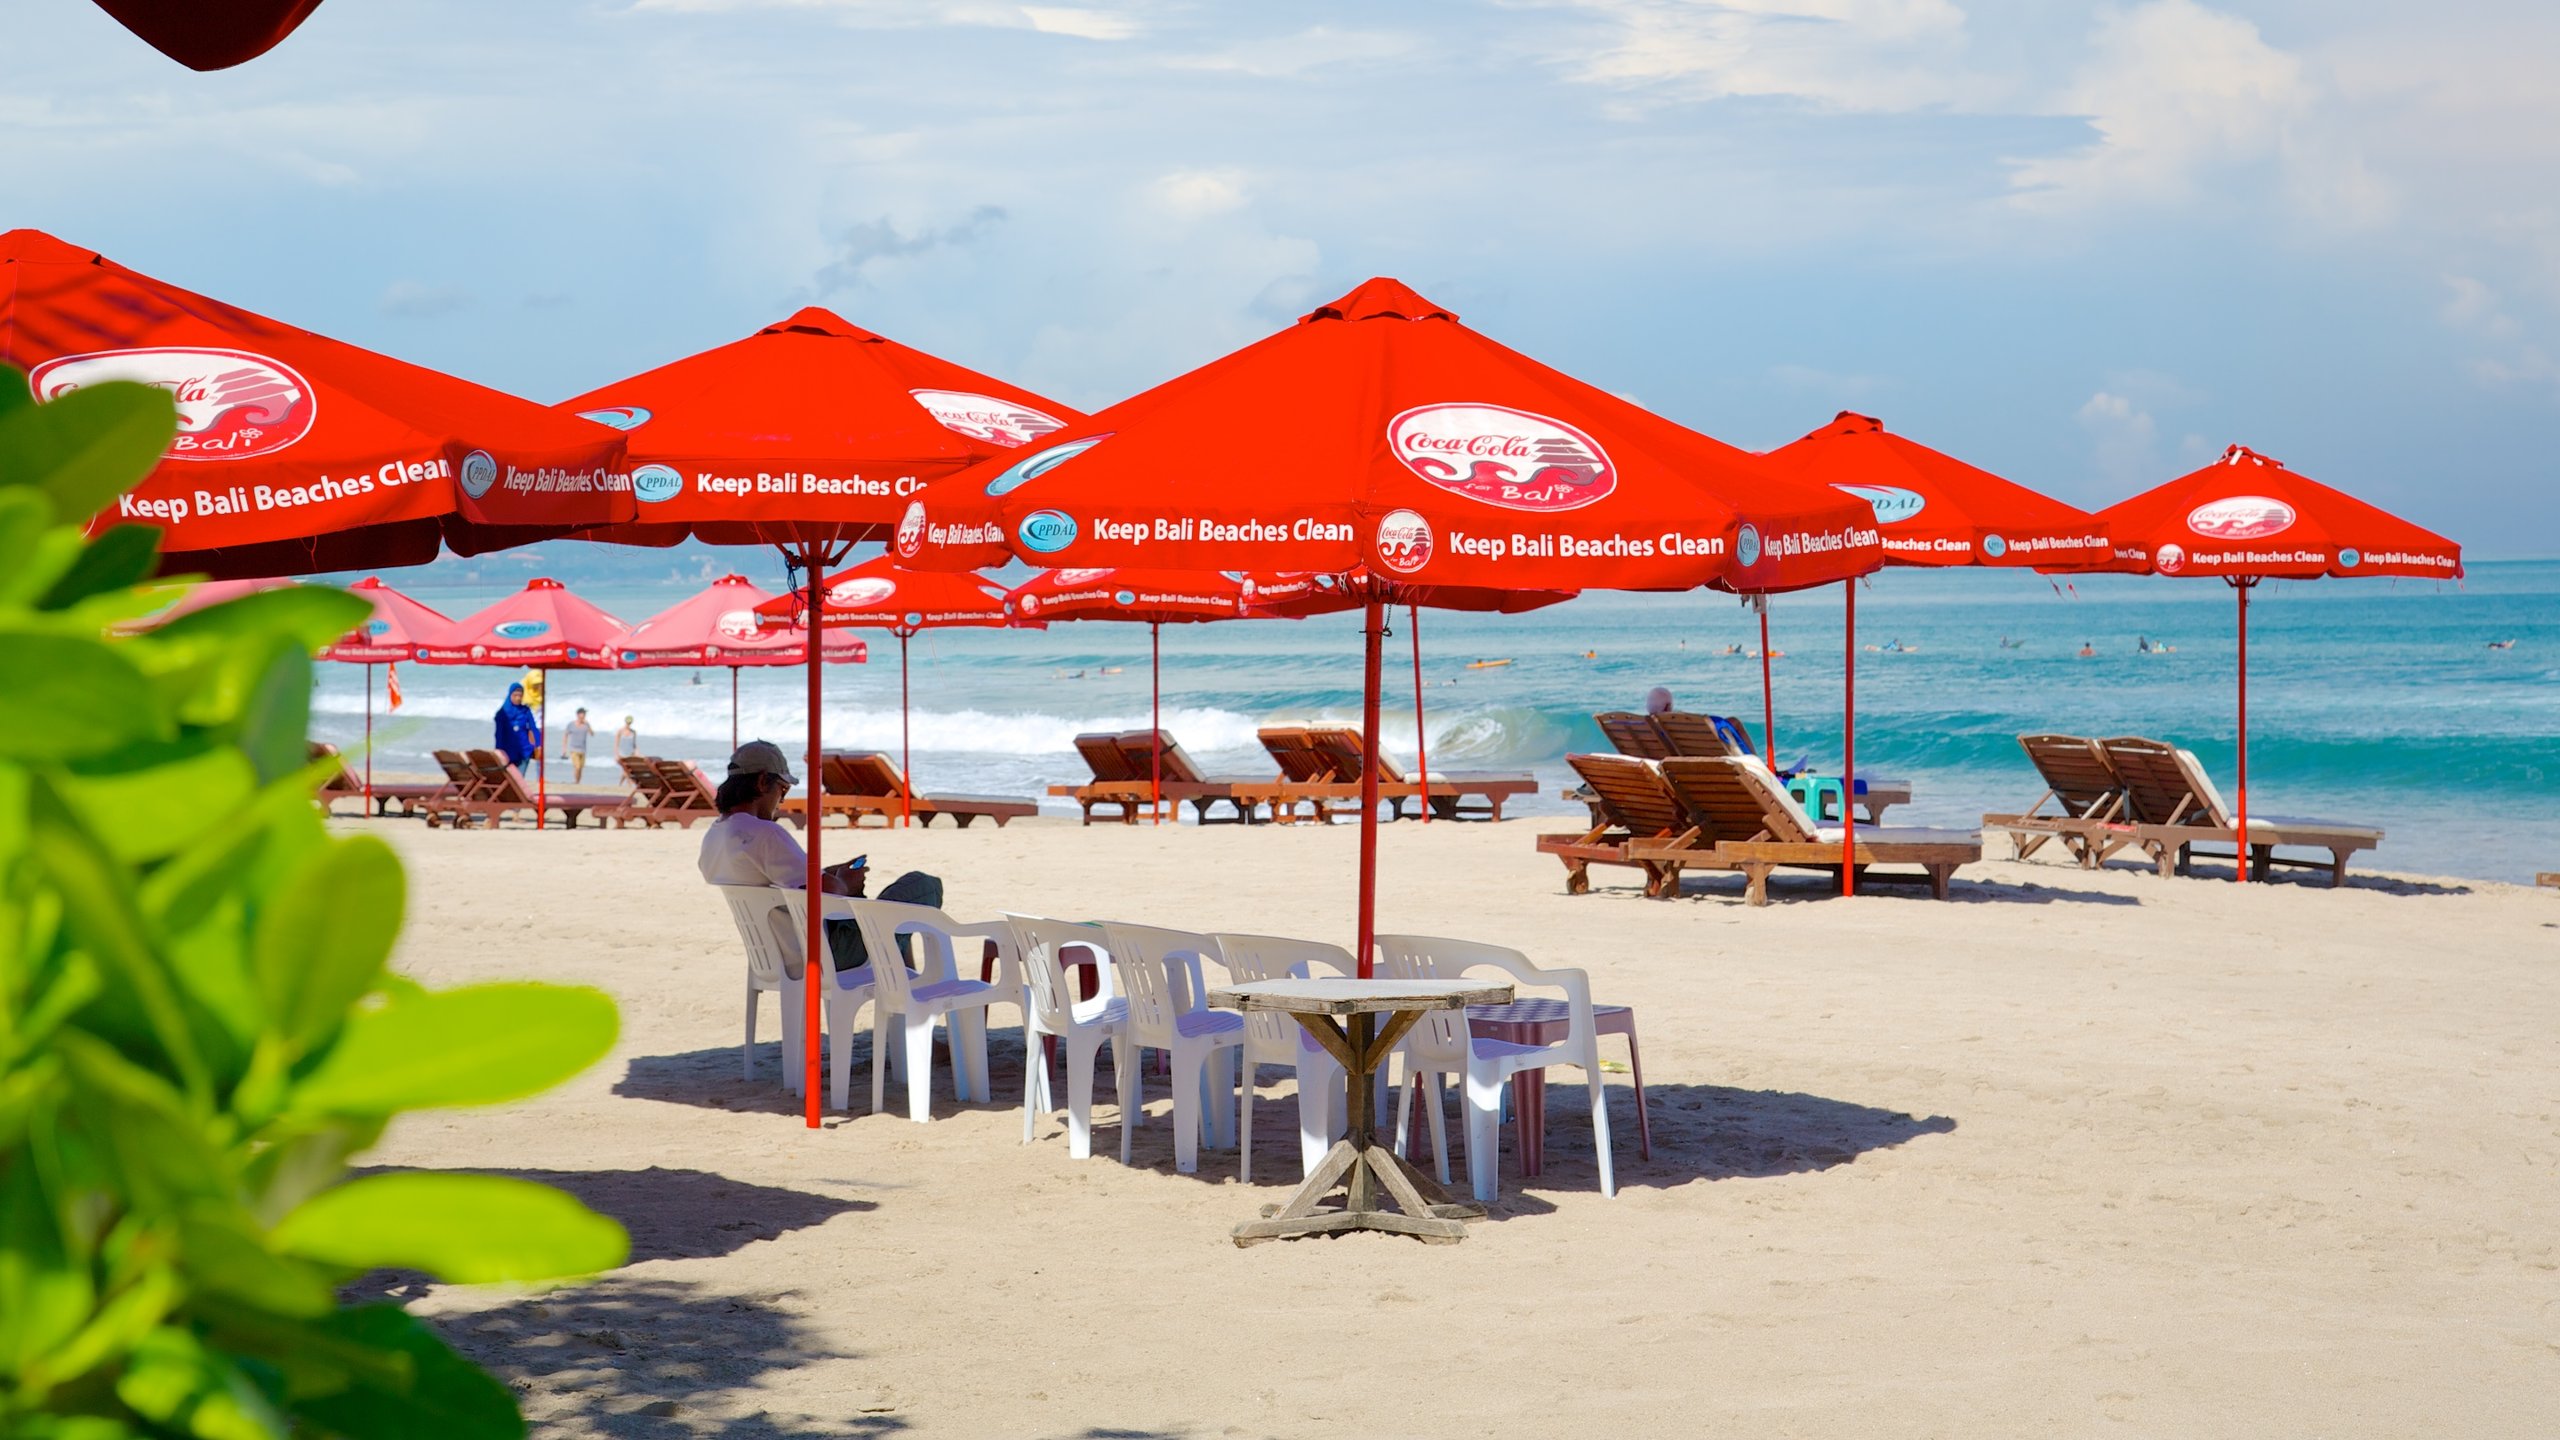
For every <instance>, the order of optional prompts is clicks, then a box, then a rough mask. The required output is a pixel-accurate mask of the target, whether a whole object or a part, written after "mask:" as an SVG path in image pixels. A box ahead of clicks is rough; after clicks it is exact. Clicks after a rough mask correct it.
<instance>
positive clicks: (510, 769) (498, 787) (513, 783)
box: [463, 750, 533, 805]
mask: <svg viewBox="0 0 2560 1440" xmlns="http://www.w3.org/2000/svg"><path fill="white" fill-rule="evenodd" d="M463 753H464V756H465V758H467V759H469V760H470V761H471V769H472V772H473V773H474V774H476V775H477V776H479V778H480V796H479V798H481V799H483V800H493V801H497V802H499V803H501V804H506V805H531V804H532V803H533V792H532V791H530V790H527V789H526V788H525V785H524V776H523V775H521V774H519V773H518V772H517V770H516V767H515V766H513V765H511V764H509V763H508V762H507V757H505V756H504V755H501V754H499V753H498V752H497V751H495V750H469V751H465V752H463Z"/></svg>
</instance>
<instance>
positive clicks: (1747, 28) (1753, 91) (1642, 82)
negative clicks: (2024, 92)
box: [1560, 0, 1984, 115]
mask: <svg viewBox="0 0 2560 1440" xmlns="http://www.w3.org/2000/svg"><path fill="white" fill-rule="evenodd" d="M1560 3H1563V4H1566V5H1568V6H1570V7H1572V8H1575V9H1578V10H1583V11H1587V12H1590V13H1591V14H1592V15H1593V16H1594V17H1595V19H1596V20H1597V21H1598V22H1599V24H1600V26H1601V33H1600V38H1599V40H1598V41H1597V43H1596V44H1592V45H1588V46H1585V47H1584V48H1582V49H1581V50H1580V51H1579V52H1575V53H1569V54H1568V55H1567V56H1566V58H1565V61H1564V63H1565V69H1566V73H1567V74H1568V75H1570V76H1571V77H1572V78H1574V79H1576V80H1581V81H1585V82H1588V83H1591V84H1597V85H1607V86H1612V87H1616V88H1620V89H1625V90H1632V91H1651V92H1654V93H1656V94H1659V95H1662V96H1666V97H1669V98H1675V99H1684V100H1719V99H1726V98H1732V97H1741V96H1766V97H1783V98H1788V99H1796V100H1804V101H1810V102H1813V103H1815V104H1818V105H1821V106H1824V107H1826V108H1831V109H1838V110H1862V111H1866V110H1872V111H1899V110H1909V109H1917V108H1923V107H1930V106H1951V105H1957V104H1960V103H1965V104H1969V103H1973V102H1974V101H1976V100H1978V99H1979V98H1980V97H1981V94H1982V91H1983V88H1984V81H1983V78H1982V77H1981V76H1979V75H1973V74H1968V73H1966V71H1965V68H1964V66H1963V64H1962V61H1963V59H1964V50H1965V16H1964V12H1963V11H1962V10H1961V9H1958V8H1957V7H1956V6H1955V5H1954V4H1953V3H1952V0H1727V3H1723V4H1698V3H1694V0H1560ZM1618 113H1620V114H1626V115H1633V114H1635V113H1640V110H1638V109H1628V108H1623V107H1622V108H1620V109H1619V111H1618Z"/></svg>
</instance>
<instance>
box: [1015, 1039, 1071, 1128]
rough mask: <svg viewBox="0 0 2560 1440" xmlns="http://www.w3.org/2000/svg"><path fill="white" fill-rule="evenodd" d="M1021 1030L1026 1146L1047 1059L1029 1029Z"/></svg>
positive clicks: (1023, 1121) (1046, 1076)
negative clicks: (1022, 1032)
mask: <svg viewBox="0 0 2560 1440" xmlns="http://www.w3.org/2000/svg"><path fill="white" fill-rule="evenodd" d="M1022 1028H1023V1031H1024V1034H1023V1045H1022V1143H1023V1144H1025V1145H1028V1144H1030V1143H1031V1129H1032V1116H1033V1113H1034V1107H1035V1104H1036V1102H1037V1101H1038V1099H1039V1095H1040V1091H1041V1090H1042V1089H1043V1088H1045V1087H1043V1086H1042V1085H1041V1083H1040V1082H1041V1081H1043V1080H1045V1079H1047V1078H1048V1075H1049V1057H1048V1056H1046V1055H1044V1054H1042V1053H1041V1051H1040V1042H1039V1041H1037V1040H1035V1039H1033V1038H1032V1037H1031V1035H1030V1029H1031V1027H1030V1026H1028V1025H1025V1026H1024V1027H1022ZM1070 1128H1072V1126H1071V1127H1070Z"/></svg>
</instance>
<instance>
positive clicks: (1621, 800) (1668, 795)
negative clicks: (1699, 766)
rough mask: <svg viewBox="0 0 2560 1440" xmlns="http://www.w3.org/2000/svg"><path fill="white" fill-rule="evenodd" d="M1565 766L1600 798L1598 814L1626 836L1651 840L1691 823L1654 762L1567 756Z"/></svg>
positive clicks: (1628, 756)
mask: <svg viewBox="0 0 2560 1440" xmlns="http://www.w3.org/2000/svg"><path fill="white" fill-rule="evenodd" d="M1564 759H1565V763H1566V764H1568V765H1570V766H1572V767H1573V773H1575V774H1576V775H1579V776H1581V777H1582V783H1583V784H1585V785H1588V786H1590V787H1591V791H1592V793H1593V794H1595V795H1598V796H1599V797H1600V813H1601V816H1602V818H1604V819H1606V820H1607V821H1608V822H1609V823H1610V824H1612V825H1616V826H1620V827H1622V828H1623V829H1625V831H1626V832H1627V834H1628V835H1630V836H1632V837H1634V838H1636V839H1639V840H1650V839H1654V838H1656V837H1658V836H1663V835H1677V834H1680V833H1681V832H1682V831H1685V830H1687V829H1689V828H1690V827H1691V825H1692V824H1693V823H1694V822H1692V821H1691V819H1690V818H1689V807H1688V806H1686V805H1684V804H1682V803H1681V801H1680V797H1679V796H1678V795H1676V794H1674V793H1672V791H1671V788H1670V787H1669V786H1667V785H1665V784H1664V783H1663V780H1662V772H1661V771H1659V770H1656V769H1655V768H1654V762H1652V761H1650V760H1639V759H1637V758H1635V757H1634V756H1632V755H1567V756H1566V757H1564Z"/></svg>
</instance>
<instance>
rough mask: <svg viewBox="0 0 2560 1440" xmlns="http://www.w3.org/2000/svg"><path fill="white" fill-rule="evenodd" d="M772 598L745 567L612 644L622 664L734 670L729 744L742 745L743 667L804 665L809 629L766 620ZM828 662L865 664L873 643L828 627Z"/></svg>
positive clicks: (641, 667) (625, 667)
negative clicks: (762, 611) (832, 631)
mask: <svg viewBox="0 0 2560 1440" xmlns="http://www.w3.org/2000/svg"><path fill="white" fill-rule="evenodd" d="M772 599H773V596H772V595H771V594H769V593H767V592H766V591H765V590H764V589H763V587H761V586H759V585H757V584H756V583H755V582H753V581H751V580H749V579H748V578H747V577H746V576H744V575H723V576H721V577H720V578H719V579H717V580H714V581H712V582H711V584H710V585H709V586H707V587H705V588H704V589H703V590H702V591H700V592H699V593H697V594H693V595H689V596H686V597H685V598H684V599H682V600H679V601H677V602H676V603H675V604H673V605H670V606H668V607H667V608H666V609H664V610H661V611H659V612H658V613H657V614H655V615H652V616H650V617H649V618H648V619H646V620H643V621H641V622H640V623H639V624H637V625H634V626H632V627H631V628H630V629H629V630H628V631H626V632H624V634H623V637H622V639H621V641H620V642H619V643H618V644H616V645H615V647H614V651H613V665H614V668H615V669H617V670H646V669H651V668H658V667H665V666H671V665H717V666H722V667H725V668H726V669H727V670H728V672H729V748H730V749H732V750H735V749H737V748H738V672H739V671H740V670H741V669H744V668H746V667H748V666H756V665H801V664H806V663H807V662H808V659H809V632H807V631H805V630H802V629H799V628H798V627H796V626H792V625H785V624H778V623H768V622H767V621H766V620H765V618H764V617H763V616H762V615H760V614H758V613H757V611H756V607H757V606H759V605H762V604H765V603H766V602H768V601H770V600H772ZM825 645H826V657H827V663H828V664H830V665H859V664H861V663H862V662H863V661H865V660H867V659H869V658H870V649H869V647H867V646H865V645H864V644H863V643H862V642H861V641H860V640H857V639H855V638H854V637H852V636H851V635H829V636H827V637H826V640H825Z"/></svg>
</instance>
